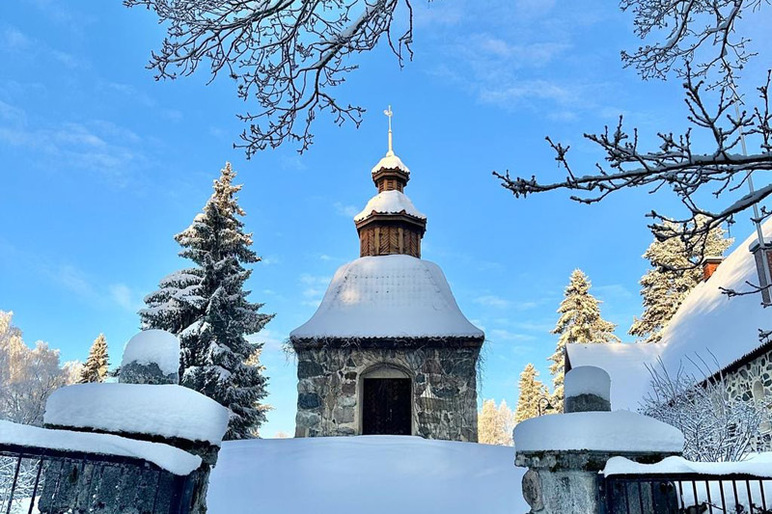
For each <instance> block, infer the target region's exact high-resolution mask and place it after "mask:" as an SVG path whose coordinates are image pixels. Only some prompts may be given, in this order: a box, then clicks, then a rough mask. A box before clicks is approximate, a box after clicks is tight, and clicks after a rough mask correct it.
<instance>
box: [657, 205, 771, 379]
mask: <svg viewBox="0 0 772 514" xmlns="http://www.w3.org/2000/svg"><path fill="white" fill-rule="evenodd" d="M763 230H764V236H765V239H766V240H768V239H767V238H769V237H772V219H769V220H767V221H766V222H765V223H764V225H763ZM756 239H757V238H756V234H755V232H754V233H753V234H752V235H751V236H750V237H748V238H747V239H746V240H745V241H744V242H743V243H741V244H740V245H738V246H737V248H736V249H735V250H734V251H733V252H732V253H731V254H730V255H729V256H728V257H727V258H726V260H725V261H724V262H722V263H721V265H720V266H719V267H718V269H716V271H715V272H714V273H713V275H712V276H711V277H710V278H709V279H708V280H707V281H706V282H702V283H700V284H698V285H697V287H695V288H694V289H693V290H692V292H691V293H689V296H687V297H686V299H685V300H684V302H683V303H682V304H681V306H680V307H679V308H678V311H677V312H676V314H675V316H673V319H672V320H671V321H670V323H669V324H668V325H667V327H666V328H665V329H664V330H663V331H662V340H661V342H660V343H659V344H664V345H665V350H664V352H663V354H662V360H663V362H664V364H665V366H666V368H667V369H668V370H675V369H678V366H679V365H683V366H684V367H685V368H686V369H687V371H690V372H693V373H694V374H697V375H698V376H701V374H700V373H701V371H705V370H699V369H696V368H695V364H694V363H693V362H692V361H694V362H700V360H704V361H705V363H706V364H707V366H708V367H709V368H710V370H709V371H711V372H716V371H719V370H721V369H724V368H726V367H727V366H729V365H731V364H732V363H734V362H736V361H737V360H739V359H741V358H742V357H744V356H745V355H747V354H748V353H750V352H752V351H753V350H755V349H756V348H758V347H759V345H760V343H759V338H758V331H759V329H760V328H761V329H765V330H769V329H771V328H772V310H770V309H767V310H765V309H764V307H762V306H761V295H760V294H751V295H745V296H735V297H733V298H729V297H727V295H725V294H723V293H722V292H721V289H720V288H722V287H723V288H726V289H735V290H738V291H747V290H749V289H750V287H749V286H748V285H747V284H746V282H750V283H752V284H758V282H759V281H758V275H757V271H756V263H755V260H754V256H753V254H752V253H751V252H750V250H749V248H750V246H751V244H753V243H754V242H755V241H756ZM716 361H718V362H717V363H716ZM702 367H704V366H702Z"/></svg>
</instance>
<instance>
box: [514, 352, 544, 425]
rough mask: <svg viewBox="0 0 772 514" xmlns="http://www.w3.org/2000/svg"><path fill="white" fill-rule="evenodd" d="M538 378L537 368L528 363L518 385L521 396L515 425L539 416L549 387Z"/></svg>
mask: <svg viewBox="0 0 772 514" xmlns="http://www.w3.org/2000/svg"><path fill="white" fill-rule="evenodd" d="M538 376H539V372H538V371H536V368H535V367H534V366H533V364H531V363H528V364H527V365H526V366H525V369H524V370H523V371H522V373H520V382H519V385H518V388H519V390H520V394H519V396H518V399H517V408H516V409H515V423H520V422H521V421H525V420H526V419H531V418H535V417H536V416H538V415H539V402H540V401H541V400H542V398H547V395H548V394H549V393H548V391H547V387H546V386H545V385H544V384H542V382H541V380H539V379H538V378H537V377H538Z"/></svg>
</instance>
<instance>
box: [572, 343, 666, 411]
mask: <svg viewBox="0 0 772 514" xmlns="http://www.w3.org/2000/svg"><path fill="white" fill-rule="evenodd" d="M663 349H664V347H663V346H661V345H659V344H628V343H621V344H611V343H609V344H569V345H566V357H567V360H566V364H567V368H568V369H573V368H578V367H580V366H597V367H599V368H602V369H604V370H605V371H606V373H608V374H609V377H610V378H611V408H612V409H613V410H631V411H636V410H638V404H639V402H640V401H641V399H642V398H643V397H644V396H645V395H646V392H647V391H648V389H649V381H650V379H651V374H650V373H649V368H648V367H647V366H655V365H656V364H657V359H658V358H659V355H660V352H661V351H662V350H663Z"/></svg>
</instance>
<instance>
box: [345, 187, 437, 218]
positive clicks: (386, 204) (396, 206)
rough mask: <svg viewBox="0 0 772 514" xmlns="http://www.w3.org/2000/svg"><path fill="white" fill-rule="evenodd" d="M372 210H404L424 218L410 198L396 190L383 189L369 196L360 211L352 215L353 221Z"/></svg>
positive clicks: (366, 215)
mask: <svg viewBox="0 0 772 514" xmlns="http://www.w3.org/2000/svg"><path fill="white" fill-rule="evenodd" d="M373 212H376V213H379V214H399V213H401V212H404V213H405V214H408V215H410V216H413V217H415V218H420V219H424V220H425V219H426V215H424V214H423V213H422V212H421V211H419V210H418V209H416V208H415V205H413V202H411V201H410V198H408V197H407V196H406V195H405V194H404V193H402V192H401V191H397V190H392V191H383V192H381V193H378V194H377V195H375V196H373V197H372V198H370V201H369V202H367V205H365V208H364V209H362V212H360V213H359V214H357V215H356V216H354V221H361V220H363V219H365V218H366V217H368V216H369V215H370V214H372V213H373Z"/></svg>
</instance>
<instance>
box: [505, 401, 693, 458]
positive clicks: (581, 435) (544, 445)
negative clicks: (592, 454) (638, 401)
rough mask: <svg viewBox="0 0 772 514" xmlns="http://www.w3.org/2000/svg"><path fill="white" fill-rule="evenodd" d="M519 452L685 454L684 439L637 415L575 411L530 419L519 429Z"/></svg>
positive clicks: (661, 424) (679, 433)
mask: <svg viewBox="0 0 772 514" xmlns="http://www.w3.org/2000/svg"><path fill="white" fill-rule="evenodd" d="M514 439H515V448H517V451H519V452H520V451H523V452H529V451H532V452H538V451H571V450H596V451H605V452H639V451H655V452H673V453H675V452H681V451H682V450H683V446H684V436H683V434H682V433H681V431H680V430H678V429H677V428H675V427H673V426H670V425H668V424H666V423H663V422H661V421H658V420H656V419H654V418H649V417H647V416H644V415H642V414H636V413H635V412H627V411H618V412H571V413H569V414H555V415H551V416H539V417H538V418H531V419H527V420H525V421H523V422H521V423H518V424H517V426H515V431H514Z"/></svg>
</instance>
